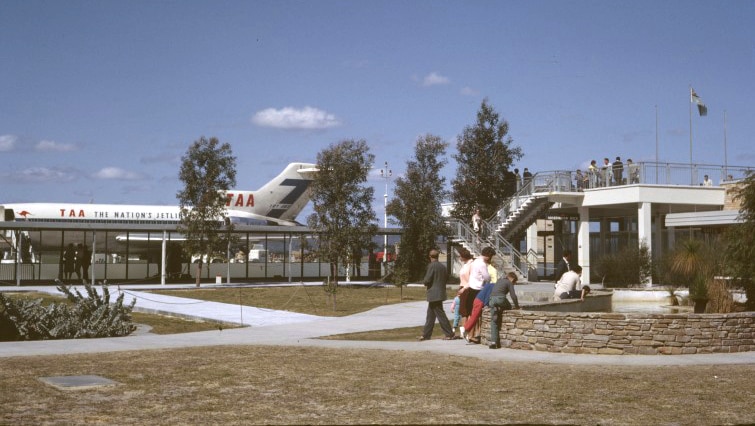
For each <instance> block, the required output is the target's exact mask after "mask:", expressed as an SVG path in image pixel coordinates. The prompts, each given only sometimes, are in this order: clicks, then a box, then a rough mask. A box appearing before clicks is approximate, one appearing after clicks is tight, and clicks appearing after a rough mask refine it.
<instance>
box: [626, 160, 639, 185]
mask: <svg viewBox="0 0 755 426" xmlns="http://www.w3.org/2000/svg"><path fill="white" fill-rule="evenodd" d="M627 173H628V176H627V177H628V178H629V179H628V180H629V183H630V184H633V183H640V168H639V166H638V165H637V164H634V162H633V161H632V159H631V158H628V159H627Z"/></svg>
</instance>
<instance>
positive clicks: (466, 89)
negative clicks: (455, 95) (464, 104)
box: [461, 86, 480, 96]
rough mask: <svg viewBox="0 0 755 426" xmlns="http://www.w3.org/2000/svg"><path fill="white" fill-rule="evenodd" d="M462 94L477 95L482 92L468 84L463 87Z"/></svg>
mask: <svg viewBox="0 0 755 426" xmlns="http://www.w3.org/2000/svg"><path fill="white" fill-rule="evenodd" d="M461 94H462V95H464V96H477V95H479V94H480V92H478V91H477V90H475V89H473V88H471V87H469V86H467V87H463V88H462V89H461Z"/></svg>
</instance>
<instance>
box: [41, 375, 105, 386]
mask: <svg viewBox="0 0 755 426" xmlns="http://www.w3.org/2000/svg"><path fill="white" fill-rule="evenodd" d="M39 380H41V381H43V382H44V383H47V384H48V385H50V386H54V387H56V388H58V389H61V390H76V389H91V388H98V387H102V386H115V385H117V384H118V382H115V381H113V380H110V379H107V378H105V377H102V376H93V375H91V376H54V377H40V378H39Z"/></svg>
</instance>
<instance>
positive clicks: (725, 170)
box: [723, 110, 729, 180]
mask: <svg viewBox="0 0 755 426" xmlns="http://www.w3.org/2000/svg"><path fill="white" fill-rule="evenodd" d="M728 177H729V158H728V155H727V153H726V110H724V179H723V180H726V179H728Z"/></svg>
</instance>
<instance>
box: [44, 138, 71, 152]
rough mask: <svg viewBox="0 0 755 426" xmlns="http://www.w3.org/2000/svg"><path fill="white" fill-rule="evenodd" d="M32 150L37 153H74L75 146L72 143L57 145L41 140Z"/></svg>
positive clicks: (56, 143) (53, 142)
mask: <svg viewBox="0 0 755 426" xmlns="http://www.w3.org/2000/svg"><path fill="white" fill-rule="evenodd" d="M34 149H35V150H37V151H56V152H65V151H75V150H76V145H74V144H72V143H58V142H55V141H47V140H42V141H39V142H37V144H36V145H35V146H34Z"/></svg>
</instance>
